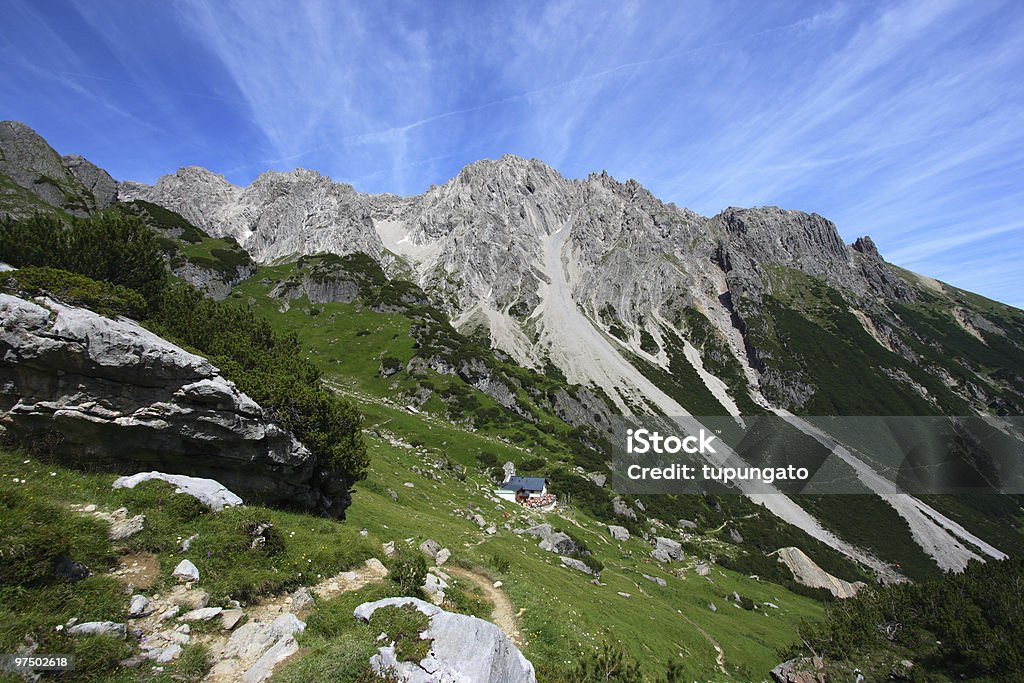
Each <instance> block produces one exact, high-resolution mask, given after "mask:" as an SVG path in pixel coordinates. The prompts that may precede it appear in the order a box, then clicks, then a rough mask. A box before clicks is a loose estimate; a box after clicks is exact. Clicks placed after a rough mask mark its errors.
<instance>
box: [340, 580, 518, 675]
mask: <svg viewBox="0 0 1024 683" xmlns="http://www.w3.org/2000/svg"><path fill="white" fill-rule="evenodd" d="M404 605H412V606H413V607H415V608H416V609H417V610H419V611H420V612H421V613H422V614H424V615H426V616H427V617H429V618H430V625H429V627H428V628H427V629H426V630H425V631H423V633H422V634H421V637H423V638H429V639H431V640H432V642H431V647H430V652H429V653H428V654H427V657H426V658H425V659H423V660H422V661H420V662H401V661H398V660H397V658H396V657H395V650H394V648H393V647H391V646H390V644H388V645H385V646H383V647H381V648H380V650H379V651H378V653H377V654H376V655H374V656H373V657H372V658H371V660H370V663H371V666H372V667H373V668H374V671H376V672H378V673H380V672H384V671H388V670H393V671H394V672H396V673H397V674H398V676H399V677H400V678H399V680H402V681H405V682H406V683H453V682H455V681H466V682H469V681H488V682H489V683H536V681H537V675H536V673H534V670H533V664H531V663H530V662H529V660H527V659H526V657H524V656H523V654H522V653H521V652H520V651H519V648H517V647H516V646H515V644H514V643H513V642H512V640H511V639H510V638H509V637H508V636H507V635H505V632H504V631H502V630H501V629H500V628H498V627H497V626H495V625H494V624H492V623H490V622H488V621H484V620H483V619H477V618H476V617H470V616H466V615H464V614H455V613H452V612H446V611H445V610H443V609H441V608H440V607H437V606H435V605H432V604H430V603H429V602H424V601H423V600H418V599H416V598H386V599H384V600H377V601H376V602H367V603H363V604H362V605H359V607H357V608H356V609H355V612H354V616H355V617H356V619H359V620H360V621H364V622H369V621H370V619H371V618H372V617H373V613H374V612H375V611H377V610H378V609H380V608H382V607H387V606H397V607H401V606H404Z"/></svg>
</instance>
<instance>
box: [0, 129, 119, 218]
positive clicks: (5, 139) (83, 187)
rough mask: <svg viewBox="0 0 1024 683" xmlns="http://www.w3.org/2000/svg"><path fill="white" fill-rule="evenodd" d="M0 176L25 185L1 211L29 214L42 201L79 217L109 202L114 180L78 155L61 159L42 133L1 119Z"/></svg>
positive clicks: (36, 208)
mask: <svg viewBox="0 0 1024 683" xmlns="http://www.w3.org/2000/svg"><path fill="white" fill-rule="evenodd" d="M0 176H7V177H8V178H10V179H11V180H12V181H13V182H14V184H15V185H17V186H19V187H21V188H24V191H23V192H21V193H20V197H19V198H18V199H17V200H15V201H14V202H12V203H10V204H8V206H7V207H5V209H4V211H3V212H4V213H11V214H16V215H20V214H28V213H32V212H33V211H36V210H38V209H39V206H38V203H39V200H42V202H43V203H44V204H49V205H50V206H53V207H57V208H60V209H63V210H65V211H67V212H68V213H72V214H75V215H80V216H81V215H86V214H88V213H92V212H93V211H95V210H97V209H100V208H104V207H105V206H108V205H109V204H110V202H111V201H112V197H111V187H112V185H113V183H114V181H113V179H112V178H111V177H110V176H109V175H108V174H107V173H106V172H105V171H102V170H101V169H99V168H97V167H96V166H95V165H93V164H91V163H89V162H88V161H86V160H85V159H84V158H82V157H80V156H74V157H66V158H61V156H60V154H58V153H57V152H56V150H54V149H53V147H51V146H50V145H49V143H47V142H46V140H44V139H43V138H42V136H40V135H39V134H38V133H36V132H35V131H34V130H32V129H31V128H29V127H28V126H26V125H25V124H24V123H21V122H20V121H0ZM79 176H81V177H79ZM94 190H95V191H96V194H97V196H94ZM33 203H35V204H36V205H35V206H33Z"/></svg>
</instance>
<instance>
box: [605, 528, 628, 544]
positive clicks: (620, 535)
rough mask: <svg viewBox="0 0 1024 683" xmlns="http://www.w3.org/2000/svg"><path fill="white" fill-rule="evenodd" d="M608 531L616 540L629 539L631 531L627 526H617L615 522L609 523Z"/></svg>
mask: <svg viewBox="0 0 1024 683" xmlns="http://www.w3.org/2000/svg"><path fill="white" fill-rule="evenodd" d="M608 533H609V534H611V537H612V538H614V539H615V540H616V541H628V540H629V531H628V530H627V529H626V528H625V527H621V526H615V525H614V524H609V525H608Z"/></svg>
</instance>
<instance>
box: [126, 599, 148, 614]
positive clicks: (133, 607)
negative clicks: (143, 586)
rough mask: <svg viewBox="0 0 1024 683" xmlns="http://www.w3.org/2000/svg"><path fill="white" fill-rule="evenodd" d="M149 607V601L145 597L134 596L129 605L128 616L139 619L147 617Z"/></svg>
mask: <svg viewBox="0 0 1024 683" xmlns="http://www.w3.org/2000/svg"><path fill="white" fill-rule="evenodd" d="M148 607H149V600H148V599H147V598H146V596H145V595H133V596H132V600H131V603H129V605H128V616H130V617H133V618H138V617H142V616H145V615H146V614H148V613H149V612H147V608H148Z"/></svg>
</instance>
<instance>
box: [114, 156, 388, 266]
mask: <svg viewBox="0 0 1024 683" xmlns="http://www.w3.org/2000/svg"><path fill="white" fill-rule="evenodd" d="M118 196H119V198H120V199H122V200H126V199H144V200H146V201H149V202H153V203H154V204H159V205H161V206H164V207H166V208H169V209H173V210H174V211H177V212H178V213H180V214H181V215H182V216H184V217H185V218H187V219H188V220H189V221H190V222H192V223H193V224H194V225H196V226H197V227H199V228H202V229H203V230H205V231H206V232H208V233H209V234H211V235H213V236H215V237H225V236H231V237H234V238H235V239H236V240H237V241H238V243H239V244H241V245H242V246H243V247H245V249H246V250H247V251H248V252H249V253H250V254H251V255H252V257H253V258H255V259H256V260H257V261H260V262H263V263H266V262H269V261H272V260H274V259H277V258H281V257H285V256H291V255H293V254H316V253H320V252H330V253H334V254H350V253H354V252H357V251H361V252H363V253H366V254H368V255H370V256H372V257H374V258H376V259H377V260H387V259H385V257H384V256H385V255H384V251H383V247H382V244H381V242H380V238H379V237H377V234H376V232H375V231H374V230H373V227H372V226H373V224H372V221H373V218H374V216H376V215H382V214H383V213H386V212H387V209H388V207H390V206H392V205H395V204H397V203H398V202H399V201H400V200H398V198H396V197H390V196H388V195H381V196H377V197H374V196H371V195H365V194H360V193H358V192H356V191H355V190H354V189H353V188H352V187H351V186H350V185H345V184H341V183H335V182H334V181H332V180H331V179H330V178H327V177H325V176H321V175H320V174H319V173H316V172H315V171H306V170H303V169H297V170H295V171H291V172H288V173H277V172H270V171H268V172H267V173H264V174H262V175H260V176H259V177H258V178H257V179H256V180H255V181H254V182H253V183H252V185H250V186H249V187H246V188H240V187H237V186H235V185H232V184H231V183H229V182H228V181H227V180H225V179H224V177H223V176H220V175H216V174H214V173H211V172H210V171H207V170H206V169H203V168H198V167H194V166H193V167H188V168H182V169H179V170H178V172H177V173H175V174H174V175H171V176H164V177H162V178H160V179H159V180H158V181H157V183H156V185H154V186H152V187H149V186H145V185H141V184H139V183H122V184H121V185H120V187H119V190H118Z"/></svg>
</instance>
